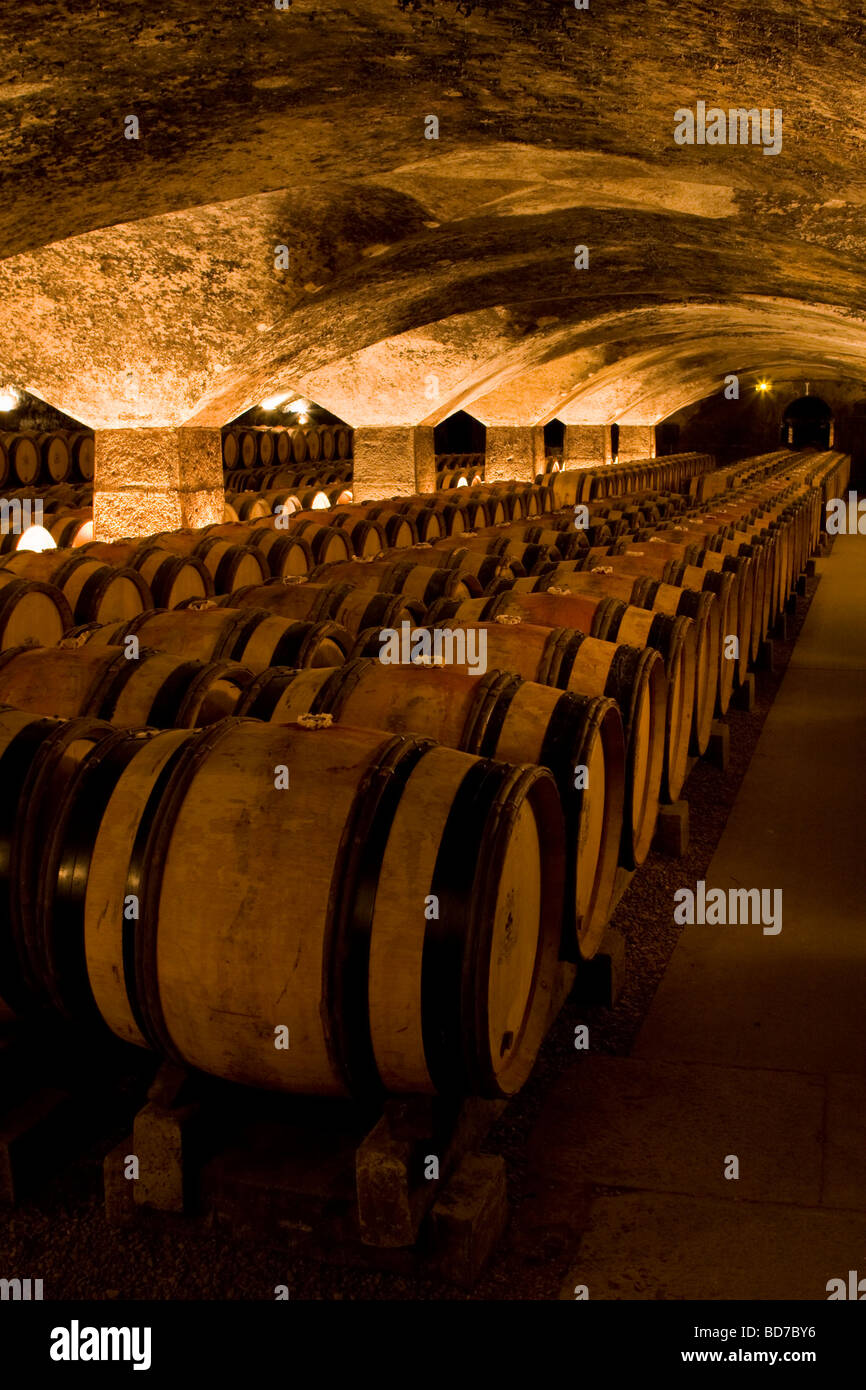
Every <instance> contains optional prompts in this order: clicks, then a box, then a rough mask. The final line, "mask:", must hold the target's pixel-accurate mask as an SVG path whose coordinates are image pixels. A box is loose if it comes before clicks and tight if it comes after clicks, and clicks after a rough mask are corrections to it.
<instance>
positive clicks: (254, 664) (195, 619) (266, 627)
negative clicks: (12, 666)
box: [68, 601, 352, 671]
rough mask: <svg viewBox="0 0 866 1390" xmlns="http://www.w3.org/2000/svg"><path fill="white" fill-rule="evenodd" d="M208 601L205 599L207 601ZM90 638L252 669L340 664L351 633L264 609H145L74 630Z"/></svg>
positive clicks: (100, 641)
mask: <svg viewBox="0 0 866 1390" xmlns="http://www.w3.org/2000/svg"><path fill="white" fill-rule="evenodd" d="M206 602H207V601H206ZM76 635H79V636H81V638H82V640H86V641H87V642H88V643H91V642H93V643H96V644H97V645H101V646H105V645H108V646H120V645H122V644H123V642H124V639H125V638H126V637H129V636H136V637H138V638H139V641H140V642H141V645H142V646H143V647H152V648H154V649H155V650H156V651H162V652H172V653H174V655H176V656H185V657H188V658H189V659H190V660H193V659H194V660H197V661H220V660H224V661H238V662H240V663H241V664H242V665H244V666H248V667H249V668H250V670H252V671H264V670H265V669H266V667H268V666H298V667H302V666H339V665H341V664H342V662H343V661H344V660H345V658H346V655H347V653H348V651H349V648H350V646H351V645H352V635H351V633H349V632H347V631H346V629H345V628H343V627H340V626H339V624H337V623H333V622H316V623H313V622H292V621H291V620H289V619H286V618H280V617H275V616H272V615H271V614H270V613H268V612H266V611H265V610H261V609H252V610H251V609H249V608H244V609H232V608H220V607H217V606H216V605H213V606H210V605H209V606H208V607H206V608H201V609H194V608H177V609H174V611H173V612H155V611H153V610H151V611H150V612H148V613H141V614H139V616H138V617H137V618H134V619H133V620H132V621H131V622H123V623H116V624H114V623H108V624H104V625H101V626H98V627H95V626H94V627H87V629H86V630H85V631H82V632H77V631H76V630H73V631H72V632H70V633H69V634H68V636H69V637H70V638H72V637H74V636H76Z"/></svg>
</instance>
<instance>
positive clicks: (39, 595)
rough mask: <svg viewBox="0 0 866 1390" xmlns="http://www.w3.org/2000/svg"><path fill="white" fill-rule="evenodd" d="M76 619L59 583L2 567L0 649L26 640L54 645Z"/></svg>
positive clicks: (42, 644) (48, 645)
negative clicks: (41, 580)
mask: <svg viewBox="0 0 866 1390" xmlns="http://www.w3.org/2000/svg"><path fill="white" fill-rule="evenodd" d="M73 622H74V619H73V616H72V609H71V608H70V607H69V604H68V603H67V601H66V599H65V598H64V596H63V593H62V591H61V590H60V589H58V588H57V587H56V585H54V584H45V583H42V582H40V581H39V580H36V579H19V578H18V576H17V575H15V574H13V573H12V572H11V571H10V570H7V569H0V651H6V650H8V649H9V648H10V647H19V646H21V644H22V643H36V644H38V645H39V646H44V647H50V646H53V645H54V643H55V642H59V641H60V638H61V637H62V636H63V634H64V632H67V631H68V630H69V628H71V627H72V625H73Z"/></svg>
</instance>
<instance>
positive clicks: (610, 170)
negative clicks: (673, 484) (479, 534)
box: [0, 0, 866, 427]
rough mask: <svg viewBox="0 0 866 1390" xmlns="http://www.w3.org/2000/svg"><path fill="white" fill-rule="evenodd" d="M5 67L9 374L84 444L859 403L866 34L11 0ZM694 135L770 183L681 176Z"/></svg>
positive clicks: (720, 21)
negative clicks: (120, 437)
mask: <svg viewBox="0 0 866 1390" xmlns="http://www.w3.org/2000/svg"><path fill="white" fill-rule="evenodd" d="M283 2H284V3H286V2H287V0H283ZM0 39H2V51H3V54H4V62H3V76H2V82H0V132H2V133H0V140H2V149H3V159H2V162H0V255H2V260H0V343H2V346H0V374H2V376H3V377H4V378H6V379H8V380H10V381H12V382H14V383H16V384H18V385H20V386H22V387H24V388H26V389H27V390H28V391H31V392H32V393H34V394H35V395H38V396H41V397H43V398H44V399H46V400H49V401H51V402H52V403H53V404H55V405H57V406H58V407H60V408H61V409H63V410H65V411H67V412H68V413H70V414H72V415H74V416H76V417H77V418H79V419H81V420H83V421H85V422H86V423H88V424H90V425H92V426H94V427H100V426H109V425H123V424H128V425H132V424H141V425H147V424H167V423H174V424H179V423H183V422H194V423H200V424H220V423H223V422H224V421H226V420H228V419H230V418H232V417H233V416H234V415H236V414H238V413H239V412H240V411H242V410H244V409H246V408H247V407H248V406H249V405H251V404H253V403H254V402H256V401H258V400H260V399H261V398H262V397H263V396H264V395H267V394H268V393H269V392H270V391H272V390H276V389H278V388H283V389H286V390H289V389H292V390H296V391H298V392H299V393H303V394H304V395H307V396H310V397H312V398H313V399H315V400H317V401H319V402H320V403H321V404H322V405H324V406H326V407H327V408H328V409H329V410H332V411H333V412H334V413H335V414H337V415H339V416H341V417H342V418H344V419H345V420H347V421H349V422H350V423H351V424H354V425H362V424H388V423H395V424H396V423H403V424H410V423H417V422H421V421H426V422H428V423H435V422H436V421H438V420H440V419H442V418H444V417H445V416H446V415H448V414H449V413H450V412H451V411H453V410H454V409H456V408H458V407H463V408H464V409H468V410H471V411H472V412H473V413H474V414H476V415H477V416H478V418H479V419H482V420H483V421H485V423H488V424H496V423H503V424H518V423H534V422H542V421H545V420H547V419H550V418H552V417H553V416H559V418H561V419H565V420H569V421H574V422H581V421H586V422H606V421H613V420H618V421H620V422H622V423H629V422H633V423H652V422H654V421H656V420H659V419H662V418H664V417H665V416H667V415H669V414H670V413H672V412H673V411H675V410H677V409H679V408H680V407H682V406H683V405H687V404H689V403H690V402H693V401H696V400H699V399H701V398H702V397H703V396H706V395H708V394H709V393H710V392H712V391H714V390H716V389H721V385H722V382H723V378H724V376H725V375H726V374H728V373H731V372H734V373H738V374H746V376H748V375H749V374H758V373H763V372H767V371H771V372H779V373H782V372H785V373H786V374H788V375H792V374H793V375H796V374H797V373H798V372H801V373H803V374H809V373H811V374H812V375H813V376H816V377H817V376H820V375H824V374H835V375H838V376H840V377H845V378H848V379H851V380H855V381H862V382H864V383H866V284H864V273H863V269H862V267H863V264H864V252H866V213H864V209H866V166H864V161H863V154H864V136H866V10H864V9H863V8H862V7H860V6H847V7H845V9H844V12H840V7H839V6H838V3H837V0H827V2H826V3H816V2H814V0H813V2H812V3H809V2H808V0H806V2H805V3H802V4H796V3H792V0H769V3H766V4H763V5H761V6H760V7H758V6H756V5H751V4H737V3H732V4H729V5H726V6H724V7H722V6H719V5H717V4H709V3H704V0H698V2H697V3H694V2H692V0H673V3H666V2H663V0H642V3H637V2H636V0H590V4H589V8H588V9H586V10H577V9H575V8H574V6H573V5H572V4H570V3H569V0H524V2H523V3H515V0H495V2H494V0H490V3H487V0H482V3H479V4H475V3H473V0H460V3H459V4H458V3H455V0H358V2H357V3H354V2H351V0H350V2H349V3H346V0H336V3H334V4H328V5H327V6H322V5H320V4H317V3H314V2H313V0H292V2H291V3H290V4H289V6H288V8H287V9H285V10H278V9H277V8H276V6H275V4H273V3H272V0H214V3H210V2H209V3H207V4H205V3H204V0H163V3H159V0H157V3H153V4H149V5H147V6H132V5H129V4H128V3H123V2H122V0H68V3H65V4H55V3H35V0H16V3H15V4H14V5H13V4H7V5H5V6H3V9H2V16H0ZM698 101H704V102H706V103H707V105H708V106H718V107H721V108H723V109H727V108H730V107H747V108H751V107H757V108H769V109H779V110H781V112H782V122H783V126H782V128H783V141H782V149H781V152H780V153H779V154H777V155H767V154H765V153H764V150H763V148H762V147H761V146H759V145H758V146H755V145H748V146H741V145H733V146H727V145H724V146H709V145H682V146H680V145H677V144H675V142H674V138H673V136H674V113H675V111H676V110H677V109H678V108H682V107H690V108H695V106H696V103H697V102H698ZM131 115H134V116H135V117H136V118H137V121H138V126H139V138H138V139H137V140H136V139H127V138H126V136H125V133H124V132H125V129H127V128H129V122H128V121H127V117H129V116H131ZM430 116H435V117H436V118H437V119H438V123H439V126H438V139H428V138H426V136H425V129H426V130H429V128H430V122H429V120H428V118H429V117H430ZM578 245H585V246H586V247H588V253H589V264H588V266H587V268H586V269H578V268H576V267H575V247H576V246H578ZM278 246H285V247H287V248H288V261H289V265H288V269H285V268H278V267H277V265H276V263H275V261H276V260H277V259H279V258H278V257H277V256H276V248H277V247H278Z"/></svg>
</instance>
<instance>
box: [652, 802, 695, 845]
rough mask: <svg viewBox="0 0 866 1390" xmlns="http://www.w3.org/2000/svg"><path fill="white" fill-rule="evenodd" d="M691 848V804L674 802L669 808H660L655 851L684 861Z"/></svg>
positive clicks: (654, 842) (654, 840)
mask: <svg viewBox="0 0 866 1390" xmlns="http://www.w3.org/2000/svg"><path fill="white" fill-rule="evenodd" d="M688 847H689V803H688V802H687V801H683V800H680V801H672V802H671V803H670V805H668V806H660V807H659V814H658V819H657V821H656V832H655V838H654V839H653V849H654V850H657V851H658V853H659V854H669V855H672V856H673V857H674V858H675V859H682V857H683V855H684V854H685V853H686V851H687V850H688Z"/></svg>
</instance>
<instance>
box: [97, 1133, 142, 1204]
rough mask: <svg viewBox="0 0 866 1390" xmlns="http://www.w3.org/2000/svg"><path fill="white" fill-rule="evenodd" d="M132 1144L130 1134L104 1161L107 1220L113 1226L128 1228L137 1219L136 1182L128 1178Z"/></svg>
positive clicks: (103, 1173)
mask: <svg viewBox="0 0 866 1390" xmlns="http://www.w3.org/2000/svg"><path fill="white" fill-rule="evenodd" d="M132 1143H133V1141H132V1135H131V1134H128V1135H127V1136H126V1138H125V1139H123V1140H122V1141H121V1143H119V1144H118V1145H117V1148H115V1149H112V1150H111V1153H109V1154H106V1156H105V1159H104V1160H103V1164H102V1179H103V1184H104V1191H105V1219H106V1221H107V1222H108V1223H109V1225H111V1226H126V1225H128V1224H129V1223H130V1222H131V1221H133V1220H134V1218H135V1181H134V1179H132V1178H128V1177H127V1176H126V1168H127V1160H128V1159H129V1156H130V1154H131V1153H132V1152H133V1147H132Z"/></svg>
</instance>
